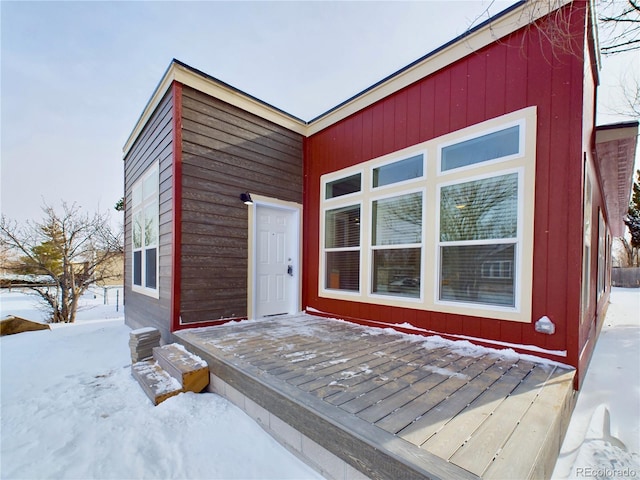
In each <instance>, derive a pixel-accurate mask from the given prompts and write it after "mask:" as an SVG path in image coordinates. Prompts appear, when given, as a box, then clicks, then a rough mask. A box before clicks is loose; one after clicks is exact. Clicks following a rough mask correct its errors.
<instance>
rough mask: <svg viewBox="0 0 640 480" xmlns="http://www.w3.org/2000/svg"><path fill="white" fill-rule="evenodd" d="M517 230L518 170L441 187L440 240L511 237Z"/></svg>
mask: <svg viewBox="0 0 640 480" xmlns="http://www.w3.org/2000/svg"><path fill="white" fill-rule="evenodd" d="M517 231H518V174H517V173H512V174H509V175H503V176H500V177H494V178H487V179H483V180H475V181H473V182H466V183H457V184H455V185H449V186H446V187H442V189H441V190H440V241H441V242H454V241H464V240H485V239H490V238H514V237H516V236H517Z"/></svg>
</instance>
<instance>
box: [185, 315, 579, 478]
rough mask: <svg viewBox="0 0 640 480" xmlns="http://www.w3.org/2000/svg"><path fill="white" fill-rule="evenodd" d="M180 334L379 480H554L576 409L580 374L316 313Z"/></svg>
mask: <svg viewBox="0 0 640 480" xmlns="http://www.w3.org/2000/svg"><path fill="white" fill-rule="evenodd" d="M176 336H177V337H178V339H179V341H180V342H182V343H183V344H184V345H185V346H186V347H187V348H188V349H189V350H191V351H193V352H194V353H196V354H197V355H199V356H201V357H202V358H203V359H205V360H206V361H207V362H208V363H209V367H210V369H211V372H212V375H215V376H216V377H218V378H219V379H221V380H222V381H223V382H226V384H228V385H230V386H231V387H233V389H235V390H236V391H238V392H240V393H241V394H242V395H244V396H246V398H249V399H250V400H251V401H253V402H255V403H256V404H257V405H259V406H260V407H261V408H263V409H265V410H266V411H268V412H269V414H273V415H275V416H276V417H278V418H279V419H280V420H282V421H283V422H286V424H288V425H289V426H290V427H292V428H293V429H295V430H296V431H298V432H301V433H302V434H303V435H305V436H306V437H308V438H310V439H311V440H313V441H314V442H316V443H317V444H319V445H320V446H322V447H324V448H325V449H326V450H328V451H329V452H331V453H332V454H333V455H335V456H337V457H339V458H340V459H342V460H343V461H344V462H346V463H347V464H348V465H351V466H352V467H353V468H354V469H356V470H358V471H359V472H361V473H362V474H364V476H367V477H369V478H374V479H378V478H380V479H382V478H386V479H394V480H397V479H401V478H441V479H472V478H486V479H525V478H549V477H550V476H551V473H552V471H553V467H554V464H555V461H556V458H557V454H558V451H559V449H560V445H561V442H562V438H563V436H564V433H565V431H566V428H567V425H568V421H569V417H570V414H571V411H572V409H573V405H574V400H575V395H574V391H573V387H572V386H573V376H574V373H575V372H574V370H567V369H564V368H560V367H558V366H555V365H549V364H548V363H543V362H540V363H538V362H535V361H531V360H529V359H527V360H523V359H521V358H519V357H517V356H515V354H513V353H511V354H508V353H504V354H501V353H500V352H497V351H489V350H481V349H477V348H469V345H468V344H466V343H463V342H446V341H434V340H429V339H428V338H426V337H417V336H413V335H403V334H399V333H396V332H391V331H388V330H381V329H373V328H365V327H361V326H358V325H354V324H351V323H347V322H342V321H336V320H328V319H324V318H319V317H313V316H310V315H298V316H291V317H275V318H271V319H266V320H260V321H245V322H236V323H231V324H226V325H223V326H219V327H211V328H202V329H193V330H184V331H181V332H177V333H176ZM327 472H328V470H327V471H323V472H322V473H324V474H327ZM327 476H334V477H338V476H339V475H331V474H327Z"/></svg>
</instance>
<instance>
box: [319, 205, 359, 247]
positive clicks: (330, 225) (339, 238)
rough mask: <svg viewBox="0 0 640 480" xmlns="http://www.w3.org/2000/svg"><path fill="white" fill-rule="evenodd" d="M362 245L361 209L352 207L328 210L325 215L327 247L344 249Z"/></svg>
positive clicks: (356, 206)
mask: <svg viewBox="0 0 640 480" xmlns="http://www.w3.org/2000/svg"><path fill="white" fill-rule="evenodd" d="M359 245H360V207H359V206H358V205H355V206H354V205H352V206H349V207H344V208H336V209H335V210H328V211H327V212H326V214H325V247H326V248H344V247H357V246H359Z"/></svg>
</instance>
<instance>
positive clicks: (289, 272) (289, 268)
mask: <svg viewBox="0 0 640 480" xmlns="http://www.w3.org/2000/svg"><path fill="white" fill-rule="evenodd" d="M287 273H288V274H289V276H291V277H293V265H289V266H288V267H287Z"/></svg>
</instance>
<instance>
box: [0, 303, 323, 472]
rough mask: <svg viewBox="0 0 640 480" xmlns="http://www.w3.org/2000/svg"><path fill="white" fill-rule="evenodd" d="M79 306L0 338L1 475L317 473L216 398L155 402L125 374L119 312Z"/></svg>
mask: <svg viewBox="0 0 640 480" xmlns="http://www.w3.org/2000/svg"><path fill="white" fill-rule="evenodd" d="M0 303H1V316H4V315H6V314H8V313H11V312H12V311H13V310H12V307H17V309H19V310H20V311H21V314H22V315H25V316H26V317H27V318H30V319H34V320H41V319H42V314H41V313H40V312H38V310H35V309H33V297H26V298H25V296H24V295H21V294H20V293H17V292H12V293H8V292H2V293H0ZM29 304H31V311H30V312H29V311H28V310H29V308H28V305H29ZM85 305H86V306H87V307H92V308H87V309H85V310H83V312H82V314H81V315H79V317H80V321H79V322H78V323H77V324H75V325H52V330H51V331H41V332H28V333H21V334H19V335H11V336H7V337H2V339H0V350H1V354H2V395H1V407H2V418H1V422H2V423H1V429H0V430H1V450H0V472H1V476H2V478H8V479H19V478H26V479H33V478H56V479H63V478H75V479H94V478H95V479H98V478H104V479H108V478H112V479H124V478H136V479H145V478H148V479H159V478H162V479H169V478H189V479H196V478H224V479H234V478H235V479H249V478H256V479H267V478H273V479H287V478H291V479H294V478H295V479H307V478H310V479H312V478H321V477H320V476H319V475H318V474H317V473H315V472H314V471H313V470H312V469H310V468H309V467H308V466H306V465H305V464H304V463H302V462H301V461H300V460H299V459H297V458H296V457H295V456H293V454H291V453H290V452H289V451H288V450H286V449H285V448H284V447H282V446H281V445H280V444H278V443H277V442H276V441H275V440H273V439H272V438H271V437H270V436H269V435H268V434H267V433H266V432H265V431H264V430H262V428H260V426H258V424H257V423H255V422H254V421H253V420H252V419H251V418H250V417H248V416H247V415H246V414H245V413H244V412H242V411H241V410H240V409H239V408H237V407H235V406H234V405H233V404H231V403H229V402H228V401H227V400H225V399H223V398H222V397H220V396H218V395H214V394H210V393H205V394H194V393H183V394H180V395H178V396H176V397H172V398H170V399H168V400H166V401H164V402H163V403H161V404H160V405H158V406H157V407H154V406H153V405H152V404H151V402H150V401H149V399H148V398H147V397H146V395H145V394H144V392H143V391H142V389H141V388H140V386H139V385H138V384H137V383H136V381H135V380H134V379H133V377H132V376H131V369H130V364H131V358H130V352H129V348H128V340H129V332H130V329H129V328H128V327H126V326H125V325H124V322H123V317H122V312H120V313H119V314H117V315H116V312H115V305H111V306H105V305H103V304H102V299H101V298H99V297H98V298H97V299H93V298H92V295H88V296H86V297H85ZM91 316H93V318H94V320H91V318H90V317H91ZM109 316H110V317H114V316H115V317H117V318H112V319H110V320H104V318H105V317H109Z"/></svg>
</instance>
